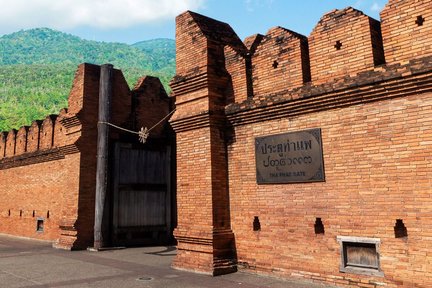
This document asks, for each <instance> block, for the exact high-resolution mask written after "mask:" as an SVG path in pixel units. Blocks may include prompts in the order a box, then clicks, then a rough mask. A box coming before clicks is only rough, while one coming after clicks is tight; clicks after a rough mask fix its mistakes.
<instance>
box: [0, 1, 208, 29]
mask: <svg viewBox="0 0 432 288" xmlns="http://www.w3.org/2000/svg"><path fill="white" fill-rule="evenodd" d="M205 1H206V0H13V1H11V0H7V1H6V0H0V7H1V9H0V27H1V28H0V34H3V33H7V32H12V31H16V30H18V29H26V28H33V27H51V28H56V29H70V28H75V27H80V26H90V27H97V28H124V27H129V26H132V25H137V24H142V23H148V22H154V21H160V20H165V19H170V18H174V17H175V16H176V15H178V14H180V13H181V12H183V11H186V10H198V8H200V7H202V6H203V5H204V4H205Z"/></svg>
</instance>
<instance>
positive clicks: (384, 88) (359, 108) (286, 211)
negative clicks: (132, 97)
mask: <svg viewBox="0 0 432 288" xmlns="http://www.w3.org/2000/svg"><path fill="white" fill-rule="evenodd" d="M430 13H431V9H430V3H429V1H419V0H408V1H392V0H390V1H389V3H388V4H387V5H386V7H385V8H384V10H383V11H382V12H381V18H382V19H381V20H382V23H381V22H379V21H377V20H375V19H372V18H370V17H368V16H367V15H365V14H363V13H362V12H361V11H358V10H356V9H353V8H351V7H348V8H346V9H342V10H333V11H331V12H329V13H327V14H325V15H324V16H323V17H322V18H321V20H320V22H319V23H318V24H317V26H316V27H315V29H314V30H313V32H312V33H311V35H310V36H309V37H308V38H306V37H305V36H302V35H298V34H296V33H295V32H292V31H290V30H288V29H285V28H281V27H276V28H272V29H270V30H269V32H268V33H267V35H253V36H251V37H248V38H246V40H245V41H244V45H243V46H242V45H241V44H240V43H238V37H237V36H236V35H235V33H234V32H233V31H232V29H231V28H230V27H229V26H228V24H226V23H221V22H218V21H216V20H214V19H210V18H206V17H205V16H201V15H197V14H196V13H193V12H185V13H184V14H182V15H180V16H178V17H177V26H176V35H177V39H176V43H177V71H176V76H175V77H174V79H173V81H172V83H171V85H172V88H173V94H172V97H173V98H174V99H175V102H176V109H177V110H176V112H175V114H174V116H173V117H172V119H171V125H172V126H173V128H174V130H175V132H176V137H177V163H178V167H177V177H178V178H177V187H178V189H177V202H178V227H177V229H176V231H175V236H176V238H177V240H178V254H177V256H176V258H175V260H174V263H173V266H174V267H176V268H179V269H187V270H193V271H199V272H204V273H209V274H213V275H215V274H218V273H226V272H231V271H234V270H235V266H237V268H240V269H244V270H247V271H249V272H254V273H260V274H268V275H274V276H279V277H288V278H302V279H309V280H310V281H318V282H327V283H332V284H335V285H337V286H340V287H374V288H375V287H431V286H432V274H431V271H432V261H431V259H430V257H429V256H428V255H429V254H431V251H432V250H431V248H430V247H431V246H430V244H431V242H430V231H432V230H431V229H432V226H431V223H432V222H431V217H430V216H431V215H432V201H431V199H432V198H431V195H432V189H431V179H432V166H431V161H432V152H431V151H432V114H431V112H432V101H431V99H432V98H431V96H432V61H431V60H432V58H431V57H432V55H431V51H432V50H431V47H432V46H431V45H432V37H427V36H426V35H429V36H430V34H431V33H430V31H431V30H430V29H431V27H432V26H431V23H432V22H430V21H429V20H430V19H429V18H430V16H429V15H430ZM418 16H422V17H421V18H419V17H418ZM428 17H429V18H428ZM396 19H398V20H396ZM422 19H423V20H422ZM428 19H429V20H428ZM416 21H417V22H419V21H420V22H422V24H421V25H419V24H418V23H416ZM420 22H419V23H420ZM381 26H382V32H381ZM209 27H212V29H209ZM218 29H220V30H218ZM233 33H234V34H233ZM416 39H418V41H416ZM239 47H241V48H239ZM245 49H246V51H245ZM222 51H223V53H222ZM309 58H310V59H309ZM206 65H207V66H206ZM200 73H201V74H200ZM204 74H205V75H204ZM198 75H201V76H198ZM203 75H204V76H203ZM316 128H319V129H320V131H321V137H322V150H323V162H324V171H323V172H324V174H325V177H324V181H320V182H307V181H306V183H303V182H299V183H284V184H281V183H279V184H259V183H258V181H257V168H256V159H255V158H256V151H255V149H256V148H255V144H256V141H257V138H258V137H263V136H272V135H279V134H283V133H289V132H298V131H306V130H310V129H316ZM219 221H221V222H219ZM219 227H220V228H219ZM222 227H223V231H224V232H225V233H226V234H219V237H215V236H214V235H217V232H218V231H220V229H221V228H222ZM223 235H224V236H223ZM344 237H346V239H357V238H359V237H360V239H369V241H377V243H380V244H379V245H378V246H379V247H378V250H379V251H378V253H379V262H380V263H379V269H378V268H377V269H376V270H373V269H372V270H371V269H369V270H368V269H366V271H365V270H364V269H363V270H362V269H359V270H362V271H359V270H356V269H353V270H349V269H348V270H345V266H344V265H345V264H343V263H342V261H343V260H341V258H342V259H343V258H344V257H341V256H343V253H347V252H343V249H342V248H341V247H342V246H341V240H340V239H343V238H344ZM215 243H224V245H221V246H219V247H220V248H223V249H224V251H230V253H222V254H221V253H218V252H219V251H218V249H214V247H215ZM220 263H225V266H219V264H220ZM235 264H236V265H235ZM220 267H225V268H227V267H231V268H232V269H219V268H220ZM374 269H375V268H374Z"/></svg>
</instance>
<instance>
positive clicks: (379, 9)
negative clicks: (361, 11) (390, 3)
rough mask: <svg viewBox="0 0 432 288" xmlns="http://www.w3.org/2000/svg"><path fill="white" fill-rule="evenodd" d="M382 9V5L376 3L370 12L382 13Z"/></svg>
mask: <svg viewBox="0 0 432 288" xmlns="http://www.w3.org/2000/svg"><path fill="white" fill-rule="evenodd" d="M381 9H382V7H381V5H380V4H378V3H377V2H374V3H373V4H372V6H371V8H370V10H371V11H374V12H380V11H381Z"/></svg>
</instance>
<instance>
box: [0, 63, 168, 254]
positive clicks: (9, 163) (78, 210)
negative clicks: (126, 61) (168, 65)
mask: <svg viewBox="0 0 432 288" xmlns="http://www.w3.org/2000/svg"><path fill="white" fill-rule="evenodd" d="M99 76H100V66H96V65H91V64H81V65H80V66H79V67H78V69H77V72H76V75H75V79H74V82H73V85H72V89H71V92H70V95H69V99H68V104H69V107H68V109H62V110H61V111H60V112H59V114H58V115H49V116H47V117H46V118H45V119H44V120H43V121H41V120H35V121H33V122H32V125H31V126H30V127H21V128H20V129H19V130H18V131H16V130H11V131H9V132H8V133H6V132H2V133H1V134H0V190H1V191H4V193H3V197H2V201H1V202H0V217H1V218H0V233H7V234H11V235H17V236H24V237H30V238H38V239H45V240H51V241H53V245H54V246H55V247H58V248H64V249H83V248H87V247H89V246H92V245H93V226H94V207H95V200H94V198H95V179H96V176H95V173H96V142H97V125H98V123H97V121H98V113H97V111H98V102H99V100H98V97H99ZM144 79H146V78H144ZM149 82H151V83H152V84H151V85H150V84H149V85H147V84H148V83H149ZM140 83H141V86H139V89H138V90H139V91H138V90H136V89H135V91H134V93H132V91H130V89H129V87H128V85H127V83H126V80H125V79H124V77H123V74H122V72H121V71H120V70H116V69H114V71H113V85H112V87H113V99H112V115H113V116H112V117H111V122H112V123H113V124H115V125H118V126H121V127H125V128H128V129H135V128H136V127H135V126H133V125H134V123H135V124H138V125H154V124H155V123H157V121H159V120H161V119H162V118H163V116H165V115H166V114H167V113H168V112H169V109H170V101H169V99H168V97H167V95H166V93H165V91H164V90H163V88H162V85H161V84H160V82H159V80H158V79H156V78H152V77H149V78H148V80H143V81H141V82H140ZM146 85H147V86H151V87H156V88H153V89H149V88H148V87H147V86H146ZM152 85H153V86H152ZM133 99H134V100H133ZM133 103H134V104H133ZM153 103H155V105H158V106H157V108H156V109H153V111H152V112H151V113H146V114H147V115H141V113H145V111H149V110H151V109H152V107H151V105H152V104H153ZM144 106H146V107H144ZM166 122H167V120H165V121H164V122H162V123H161V125H160V126H161V127H165V126H166ZM168 132H169V131H167V130H166V129H164V128H160V127H159V126H158V127H157V128H155V131H154V132H153V133H152V134H151V137H152V138H158V137H159V138H161V137H165V138H167V136H166V133H168ZM164 133H165V134H164ZM125 139H126V140H127V141H133V143H137V142H138V137H137V136H136V137H133V138H132V137H130V136H129V134H127V135H126V134H125V133H124V132H119V131H118V130H115V129H111V132H110V140H111V141H117V140H123V141H125ZM131 139H133V140H131ZM41 220H43V222H44V223H43V231H38V230H37V228H38V227H37V224H38V221H41ZM39 228H40V227H39ZM39 230H40V229H39Z"/></svg>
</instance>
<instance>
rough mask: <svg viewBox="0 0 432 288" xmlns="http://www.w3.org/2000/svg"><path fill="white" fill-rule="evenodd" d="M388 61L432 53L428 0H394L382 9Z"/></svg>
mask: <svg viewBox="0 0 432 288" xmlns="http://www.w3.org/2000/svg"><path fill="white" fill-rule="evenodd" d="M381 21H382V24H381V26H382V35H383V42H384V48H385V57H386V61H387V63H396V62H405V61H409V60H411V59H413V58H418V57H422V56H428V55H432V47H431V43H430V38H431V35H432V9H431V3H430V1H428V0H410V1H404V0H390V1H389V2H388V3H387V5H386V6H385V7H384V9H383V10H382V11H381Z"/></svg>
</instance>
